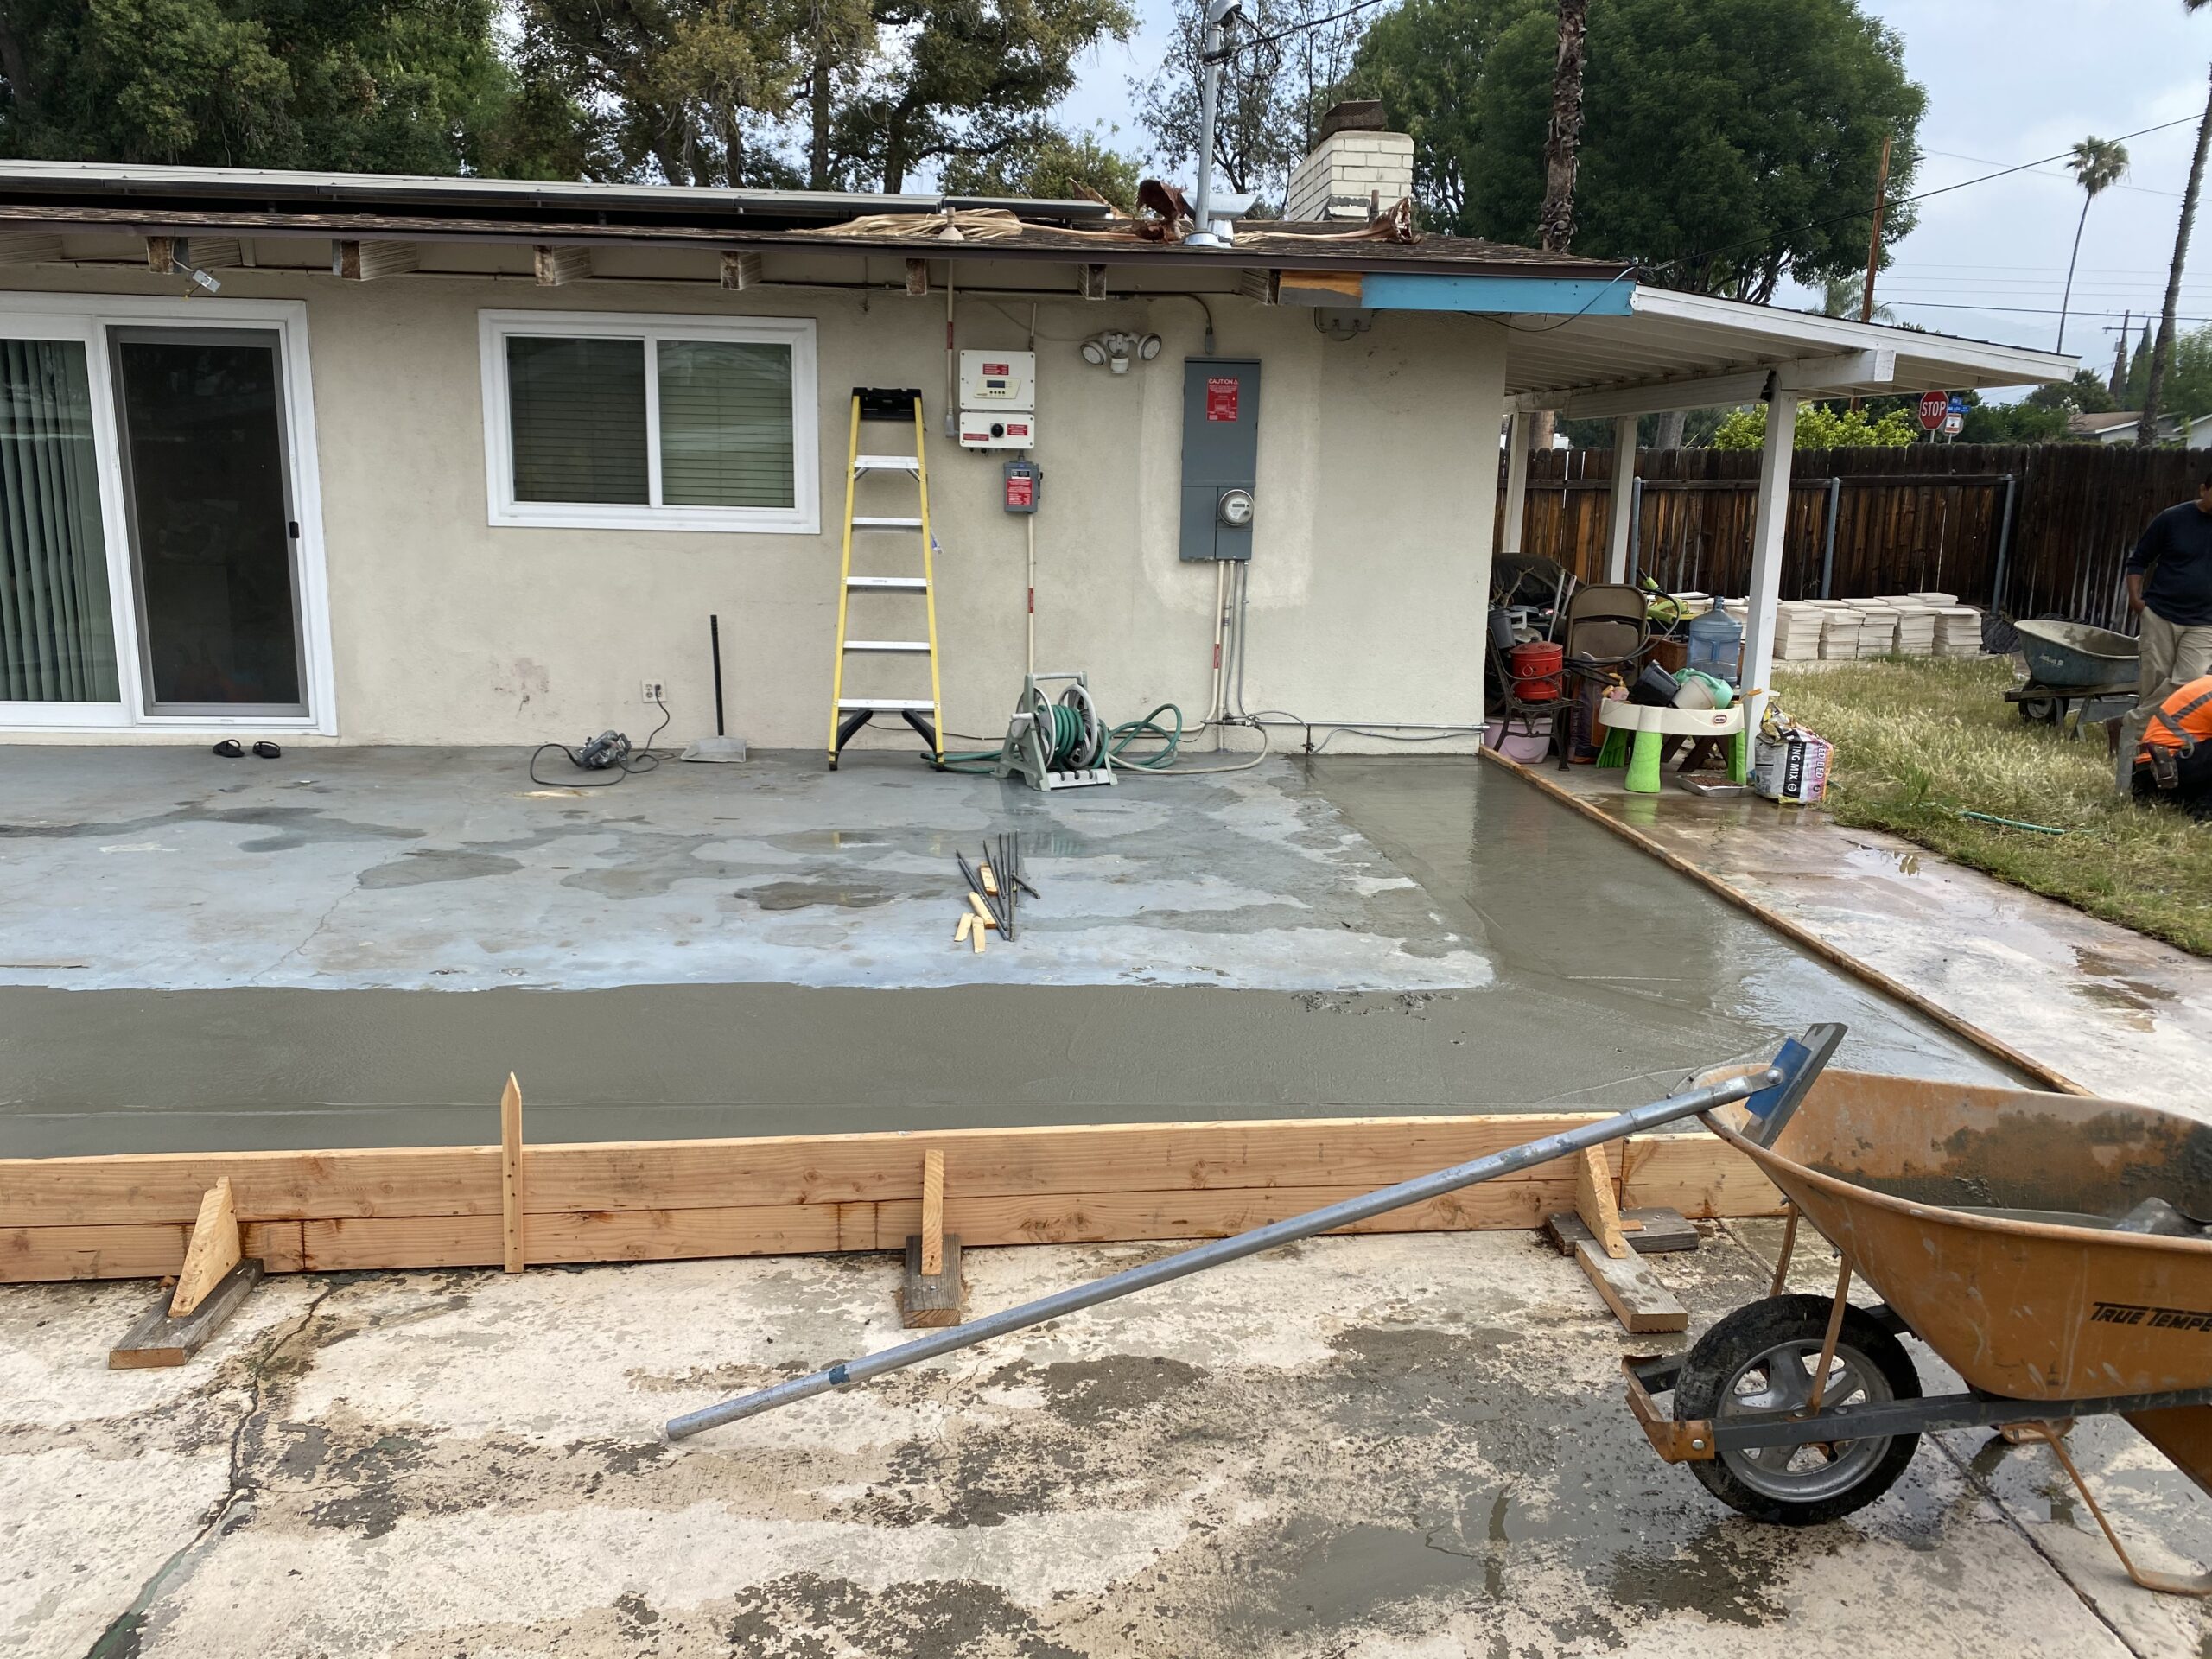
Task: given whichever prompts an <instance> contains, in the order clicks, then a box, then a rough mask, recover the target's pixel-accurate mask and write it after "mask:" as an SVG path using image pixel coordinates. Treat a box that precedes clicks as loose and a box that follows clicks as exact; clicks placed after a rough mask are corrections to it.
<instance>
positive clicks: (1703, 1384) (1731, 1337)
mask: <svg viewBox="0 0 2212 1659" xmlns="http://www.w3.org/2000/svg"><path fill="white" fill-rule="evenodd" d="M1831 1306H1834V1305H1833V1304H1832V1303H1831V1302H1830V1301H1829V1300H1828V1299H1827V1297H1825V1296H1776V1297H1771V1298H1770V1299H1769V1300H1765V1301H1763V1302H1753V1303H1752V1304H1751V1306H1748V1307H1741V1308H1738V1309H1737V1310H1736V1312H1734V1313H1731V1314H1730V1315H1729V1316H1728V1317H1727V1318H1726V1319H1723V1320H1721V1321H1720V1322H1719V1324H1718V1325H1714V1326H1713V1328H1712V1329H1711V1330H1710V1331H1708V1332H1706V1333H1705V1335H1704V1336H1703V1337H1702V1338H1700V1339H1699V1341H1698V1344H1697V1345H1696V1346H1695V1347H1694V1348H1693V1349H1691V1350H1690V1351H1689V1357H1688V1358H1687V1359H1685V1360H1684V1361H1683V1362H1682V1370H1681V1376H1679V1377H1678V1378H1677V1379H1676V1381H1675V1417H1676V1418H1677V1419H1678V1420H1680V1421H1689V1420H1691V1419H1698V1420H1702V1421H1719V1420H1722V1419H1726V1418H1729V1417H1738V1416H1751V1415H1764V1414H1773V1413H1776V1412H1791V1411H1802V1410H1803V1409H1804V1408H1806V1406H1807V1405H1808V1403H1809V1402H1810V1400H1811V1397H1812V1385H1813V1372H1814V1370H1815V1368H1816V1367H1817V1366H1818V1365H1819V1364H1820V1361H1821V1346H1822V1344H1824V1342H1825V1341H1826V1339H1827V1325H1828V1311H1829V1309H1830V1308H1831ZM1919 1398H1920V1375H1919V1373H1918V1372H1917V1371H1916V1370H1914V1368H1913V1363H1912V1357H1911V1356H1910V1354H1908V1353H1906V1352H1905V1351H1904V1344H1901V1343H1900V1342H1898V1341H1897V1338H1895V1337H1893V1336H1891V1334H1890V1333H1889V1332H1887V1331H1885V1330H1884V1329H1883V1328H1882V1327H1881V1326H1880V1325H1877V1324H1876V1323H1875V1322H1874V1321H1873V1320H1872V1319H1870V1318H1868V1317H1867V1316H1866V1314H1865V1313H1860V1312H1859V1310H1858V1309H1857V1308H1855V1307H1854V1308H1850V1309H1847V1311H1846V1312H1845V1313H1844V1316H1843V1329H1842V1332H1840V1335H1839V1337H1838V1338H1837V1341H1836V1348H1835V1360H1834V1363H1833V1364H1832V1365H1831V1366H1830V1368H1829V1370H1828V1381H1827V1389H1826V1391H1825V1393H1824V1394H1823V1396H1822V1399H1821V1408H1822V1409H1823V1410H1825V1409H1827V1408H1829V1407H1832V1406H1844V1405H1872V1404H1878V1403H1880V1402H1885V1401H1891V1400H1917V1399H1919ZM1919 1445H1920V1436H1919V1435H1917V1434H1893V1435H1885V1436H1883V1437H1882V1438H1880V1439H1878V1440H1838V1441H1834V1442H1832V1443H1815V1444H1813V1445H1809V1446H1756V1447H1751V1448H1748V1449H1728V1448H1725V1447H1724V1448H1723V1449H1722V1450H1721V1452H1720V1453H1719V1456H1717V1457H1715V1458H1713V1459H1710V1460H1708V1461H1701V1462H1694V1463H1692V1464H1691V1465H1690V1469H1691V1471H1693V1472H1694V1474H1695V1475H1696V1476H1697V1478H1699V1479H1700V1481H1702V1482H1704V1483H1705V1486H1706V1489H1707V1491H1710V1492H1711V1493H1712V1494H1713V1496H1714V1497H1717V1498H1719V1500H1720V1501H1721V1502H1722V1503H1726V1504H1727V1505H1728V1506H1729V1507H1730V1508H1732V1509H1735V1510H1741V1511H1742V1512H1743V1513H1744V1514H1745V1515H1748V1516H1751V1518H1752V1519H1753V1520H1755V1521H1765V1522H1772V1523H1774V1524H1777V1525H1779V1526H1785V1527H1810V1526H1817V1525H1818V1524H1820V1523H1821V1522H1823V1521H1834V1520H1835V1519H1836V1518H1838V1517H1839V1516H1846V1515H1849V1514H1851V1513H1852V1512H1853V1510H1861V1509H1864V1508H1865V1507H1866V1505H1867V1504H1869V1503H1872V1502H1873V1501H1874V1500H1875V1499H1876V1498H1878V1497H1880V1496H1881V1495H1882V1494H1883V1493H1884V1492H1886V1491H1889V1490H1890V1488H1891V1486H1892V1485H1894V1484H1896V1483H1897V1477H1898V1476H1899V1475H1902V1474H1903V1473H1904V1466H1905V1465H1907V1464H1909V1463H1910V1462H1911V1461H1912V1454H1913V1452H1915V1451H1916V1449H1918V1447H1919Z"/></svg>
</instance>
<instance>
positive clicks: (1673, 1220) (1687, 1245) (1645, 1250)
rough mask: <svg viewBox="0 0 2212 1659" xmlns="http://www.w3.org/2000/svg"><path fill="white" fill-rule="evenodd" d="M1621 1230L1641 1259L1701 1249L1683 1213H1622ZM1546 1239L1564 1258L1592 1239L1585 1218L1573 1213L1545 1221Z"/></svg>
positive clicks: (1564, 1212) (1562, 1212)
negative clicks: (1579, 1245) (1671, 1252)
mask: <svg viewBox="0 0 2212 1659" xmlns="http://www.w3.org/2000/svg"><path fill="white" fill-rule="evenodd" d="M1621 1227H1622V1230H1624V1231H1625V1232H1626V1233H1627V1234H1628V1243H1629V1248H1630V1249H1632V1250H1634V1251H1635V1252H1636V1253H1637V1255H1662V1254H1663V1253H1665V1252H1667V1251H1669V1250H1694V1249H1697V1247H1698V1243H1699V1241H1698V1236H1697V1229H1696V1228H1695V1227H1694V1226H1692V1225H1691V1224H1690V1223H1689V1222H1688V1220H1686V1219H1684V1217H1683V1216H1682V1213H1681V1211H1679V1210H1627V1211H1622V1213H1621ZM1544 1236H1545V1237H1547V1238H1548V1239H1549V1240H1551V1242H1552V1247H1553V1248H1554V1249H1556V1250H1557V1251H1558V1252H1559V1253H1560V1255H1573V1254H1574V1247H1575V1246H1576V1245H1577V1244H1580V1243H1581V1242H1582V1241H1583V1240H1584V1239H1586V1238H1591V1237H1592V1233H1591V1231H1590V1230H1589V1229H1588V1228H1587V1227H1586V1226H1584V1225H1583V1224H1582V1217H1580V1216H1578V1215H1576V1214H1575V1213H1574V1212H1573V1211H1560V1213H1559V1214H1557V1215H1554V1216H1547V1217H1545V1218H1544Z"/></svg>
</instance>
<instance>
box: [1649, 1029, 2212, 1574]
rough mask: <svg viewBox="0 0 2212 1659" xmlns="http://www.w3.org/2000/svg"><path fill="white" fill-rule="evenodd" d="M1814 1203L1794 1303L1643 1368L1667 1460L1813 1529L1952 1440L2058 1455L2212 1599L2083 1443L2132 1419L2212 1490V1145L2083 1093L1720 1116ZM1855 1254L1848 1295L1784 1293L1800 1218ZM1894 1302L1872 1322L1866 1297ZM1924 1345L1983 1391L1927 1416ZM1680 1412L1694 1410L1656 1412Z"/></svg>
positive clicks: (1901, 1087)
mask: <svg viewBox="0 0 2212 1659" xmlns="http://www.w3.org/2000/svg"><path fill="white" fill-rule="evenodd" d="M1703 1121H1704V1122H1705V1124H1706V1126H1707V1128H1710V1129H1711V1130H1712V1131H1713V1133H1714V1134H1716V1135H1719V1136H1720V1137H1721V1138H1722V1139H1723V1140H1726V1141H1728V1142H1729V1143H1730V1144H1732V1145H1733V1146H1735V1147H1738V1148H1739V1149H1740V1150H1742V1151H1743V1152H1744V1153H1745V1154H1748V1155H1749V1156H1750V1157H1751V1159H1752V1160H1753V1161H1754V1162H1756V1163H1757V1164H1758V1166H1759V1167H1760V1169H1761V1170H1762V1171H1763V1172H1764V1173H1765V1174H1766V1176H1767V1178H1768V1179H1770V1180H1771V1181H1772V1182H1773V1183H1774V1184H1775V1185H1776V1186H1777V1187H1779V1188H1780V1189H1781V1191H1782V1192H1783V1196H1784V1197H1785V1198H1786V1199H1787V1200H1788V1203H1789V1227H1788V1230H1787V1231H1786V1233H1785V1235H1784V1243H1783V1259H1782V1262H1780V1264H1779V1265H1778V1266H1777V1270H1776V1273H1775V1281H1774V1289H1775V1294H1772V1295H1770V1297H1769V1298H1768V1299H1767V1300H1764V1301H1760V1302H1754V1303H1753V1304H1751V1306H1748V1307H1744V1308H1739V1309H1738V1310H1737V1311H1736V1312H1735V1313H1732V1314H1730V1315H1728V1316H1727V1317H1726V1319H1721V1320H1720V1321H1719V1323H1718V1324H1716V1325H1713V1328H1712V1329H1711V1330H1709V1331H1707V1332H1706V1333H1705V1335H1704V1337H1703V1338H1700V1340H1699V1342H1698V1343H1697V1344H1696V1345H1695V1346H1694V1347H1693V1348H1692V1349H1691V1350H1690V1351H1689V1352H1688V1354H1687V1355H1685V1356H1682V1357H1679V1358H1676V1357H1666V1358H1643V1357H1630V1358H1629V1359H1627V1360H1625V1361H1624V1362H1623V1363H1624V1369H1625V1370H1626V1372H1627V1375H1628V1389H1629V1405H1630V1409H1631V1410H1633V1411H1634V1412H1635V1414H1636V1416H1637V1421H1639V1422H1640V1423H1641V1424H1642V1426H1643V1431H1644V1433H1645V1434H1646V1435H1647V1436H1648V1437H1649V1439H1650V1441H1651V1444H1652V1446H1653V1447H1654V1448H1655V1449H1656V1451H1657V1452H1658V1453H1659V1455H1660V1456H1661V1457H1662V1458H1664V1459H1667V1460H1668V1461H1669V1463H1688V1465H1690V1468H1691V1471H1693V1472H1694V1474H1695V1475H1696V1476H1697V1478H1698V1479H1699V1480H1700V1481H1702V1482H1703V1483H1704V1484H1705V1485H1706V1487H1707V1489H1708V1490H1709V1491H1712V1492H1713V1494H1714V1496H1716V1497H1719V1498H1720V1499H1721V1500H1722V1501H1723V1502H1724V1503H1728V1504H1730V1505H1731V1506H1732V1507H1733V1508H1735V1509H1737V1510H1741V1511H1742V1512H1743V1513H1744V1514H1745V1515H1748V1516H1752V1517H1753V1518H1755V1519H1757V1520H1760V1521H1766V1522H1777V1523H1781V1524H1783V1525H1800V1526H1802V1525H1810V1524H1813V1523H1815V1522H1822V1521H1829V1520H1834V1518H1836V1517H1837V1516H1844V1515H1848V1514H1850V1513H1851V1512H1852V1511H1853V1510H1858V1509H1860V1508H1862V1507H1864V1506H1865V1505H1866V1504H1868V1503H1872V1502H1873V1501H1874V1500H1875V1499H1876V1498H1877V1497H1880V1496H1881V1495H1882V1493H1883V1492H1885V1491H1887V1490H1888V1489H1889V1488H1890V1486H1891V1484H1893V1483H1894V1482H1895V1481H1896V1480H1897V1478H1898V1476H1900V1475H1902V1474H1903V1473H1904V1469H1905V1465H1907V1464H1908V1463H1910V1461H1911V1460H1912V1455H1913V1452H1914V1451H1915V1450H1916V1447H1917V1446H1918V1445H1919V1440H1920V1436H1921V1435H1922V1434H1923V1433H1927V1432H1929V1431H1930V1430H1934V1429H1945V1428H1972V1427H1989V1428H1997V1429H2002V1430H2004V1431H2005V1433H2006V1434H2007V1437H2008V1438H2011V1439H2013V1440H2023V1439H2032V1440H2041V1441H2043V1442H2044V1443H2045V1444H2046V1445H2048V1446H2050V1449H2051V1451H2052V1452H2054V1453H2055V1454H2056V1457H2057V1459H2058V1460H2059V1462H2060V1464H2061V1465H2063V1467H2064V1468H2065V1470H2066V1472H2067V1473H2068V1474H2069V1476H2071V1477H2072V1478H2073V1480H2074V1482H2075V1485H2076V1486H2077V1487H2079V1488H2080V1489H2081V1491H2082V1497H2083V1499H2084V1500H2085V1501H2086V1502H2087V1503H2088V1506H2089V1509H2090V1511H2091V1513H2092V1514H2094V1516H2096V1518H2097V1522H2098V1524H2099V1526H2101V1527H2102V1528H2103V1529H2104V1533H2105V1536H2106V1537H2107V1540H2109V1541H2110V1542H2111V1544H2112V1547H2113V1550H2114V1551H2115V1552H2116V1553H2117V1554H2119V1556H2120V1560H2121V1563H2122V1564H2123V1565H2124V1566H2125V1567H2126V1568H2127V1572H2128V1575H2129V1577H2131V1578H2133V1580H2135V1581H2136V1582H2137V1583H2138V1584H2140V1585H2142V1586H2145V1588H2147V1589H2152V1590H2159V1591H2165V1592H2173V1593H2177V1594H2187V1595H2199V1596H2203V1595H2212V1576H2208V1577H2206V1578H2203V1579H2179V1578H2176V1577H2173V1576H2172V1575H2171V1574H2165V1573H2152V1572H2148V1571H2145V1570H2142V1569H2139V1568H2138V1567H2136V1566H2135V1564H2134V1563H2133V1561H2132V1560H2129V1559H2128V1556H2127V1552H2126V1549H2125V1548H2122V1547H2121V1545H2120V1538H2119V1536H2118V1535H2117V1534H2115V1533H2114V1532H2113V1528H2112V1525H2111V1523H2110V1522H2109V1521H2107V1519H2106V1517H2105V1514H2104V1511H2103V1510H2102V1509H2101V1508H2100V1507H2099V1506H2098V1504H2097V1503H2096V1500H2095V1498H2094V1497H2092V1496H2091V1494H2090V1492H2089V1490H2088V1485H2087V1484H2086V1483H2084V1482H2083V1481H2082V1475H2081V1471H2079V1470H2078V1469H2076V1468H2075V1465H2074V1460H2073V1459H2072V1458H2070V1457H2069V1455H2068V1454H2067V1451H2066V1447H2065V1445H2064V1441H2063V1435H2064V1433H2065V1432H2066V1429H2067V1428H2068V1427H2069V1426H2070V1424H2069V1420H2070V1419H2073V1418H2077V1417H2087V1416H2092V1415H2099V1414H2117V1415H2120V1416H2123V1417H2125V1418H2126V1420H2127V1421H2129V1422H2130V1423H2132V1424H2133V1425H2134V1427H2136V1428H2137V1430H2139V1432H2140V1433H2142V1434H2143V1435H2144V1437H2145V1439H2147V1440H2150V1441H2151V1443H2152V1445H2153V1446H2157V1447H2158V1450H2159V1451H2161V1452H2164V1454H2165V1455H2166V1457H2167V1458H2169V1459H2171V1461H2172V1462H2173V1463H2174V1464H2175V1465H2176V1466H2177V1467H2178V1468H2179V1469H2181V1470H2182V1471H2183V1473H2185V1474H2187V1475H2188V1476H2189V1477H2190V1478H2191V1479H2193V1480H2194V1481H2196V1484H2197V1485H2198V1486H2200V1487H2202V1488H2203V1489H2204V1490H2205V1491H2208V1492H2212V1226H2202V1225H2200V1224H2199V1223H2198V1222H2197V1221H2196V1220H2195V1219H2194V1218H2196V1217H2212V1127H2208V1126H2207V1125H2205V1124H2203V1123H2201V1122H2197V1121H2196V1120H2194V1119H2192V1118H2189V1117H2185V1116H2181V1115H2180V1114H2178V1113H2175V1112H2168V1111H2161V1110H2158V1109H2153V1108H2150V1107H2143V1106H2123V1105H2117V1104H2114V1103H2112V1102H2110V1101H2103V1100H2093V1099H2088V1098H2086V1097H2082V1096H2071V1095H2048V1094H2031V1093H2022V1092H2017V1091H2013V1090H2003V1089H1987V1088H1976V1087H1973V1086H1969V1085H1962V1084H1932V1083H1918V1082H1911V1081H1908V1080H1905V1079H1903V1078H1897V1077H1872V1076H1867V1075H1864V1074H1859V1073H1853V1072H1848V1071H1827V1072H1824V1073H1822V1074H1821V1077H1819V1079H1818V1080H1817V1081H1816V1082H1815V1084H1813V1086H1812V1088H1811V1089H1810V1090H1808V1092H1807V1093H1806V1094H1805V1096H1804V1097H1803V1099H1802V1101H1801V1102H1800V1103H1797V1104H1796V1109H1794V1110H1792V1109H1789V1107H1787V1106H1785V1107H1783V1109H1779V1110H1777V1111H1776V1112H1775V1113H1774V1115H1773V1117H1772V1118H1771V1119H1770V1120H1760V1119H1757V1118H1753V1117H1751V1116H1750V1115H1749V1114H1748V1113H1746V1112H1745V1111H1744V1110H1743V1109H1741V1108H1739V1107H1737V1108H1725V1109H1721V1110H1720V1111H1717V1112H1708V1113H1707V1114H1705V1115H1704V1116H1703ZM1801 1216H1802V1217H1803V1218H1804V1220H1805V1221H1807V1222H1808V1223H1809V1224H1811V1225H1812V1226H1813V1227H1815V1229H1817V1230H1819V1231H1820V1233H1821V1235H1822V1236H1824V1237H1826V1238H1827V1240H1828V1242H1829V1243H1832V1244H1834V1246H1835V1247H1836V1249H1837V1250H1838V1251H1839V1252H1840V1254H1841V1255H1842V1258H1843V1264H1842V1269H1841V1272H1840V1274H1839V1276H1838V1281H1837V1285H1836V1292H1835V1295H1834V1299H1833V1300H1830V1299H1828V1298H1825V1297H1820V1296H1795V1295H1785V1294H1782V1287H1783V1282H1784V1278H1785V1275H1786V1274H1787V1273H1788V1270H1789V1250H1790V1246H1791V1243H1794V1241H1795V1237H1796V1229H1797V1224H1798V1218H1799V1217H1801ZM1854 1275H1855V1276H1857V1277H1859V1278H1862V1279H1864V1280H1865V1281H1866V1283H1867V1284H1868V1286H1870V1287H1872V1289H1873V1290H1874V1291H1875V1293H1876V1294H1878V1295H1879V1296H1880V1297H1881V1298H1882V1302H1881V1304H1880V1306H1874V1307H1864V1306H1853V1304H1852V1303H1851V1302H1850V1301H1849V1300H1848V1294H1849V1291H1850V1287H1851V1281H1852V1279H1853V1276H1854ZM1906 1335H1910V1336H1914V1337H1916V1338H1919V1339H1920V1340H1921V1341H1922V1342H1923V1343H1925V1344H1927V1345H1928V1346H1929V1348H1930V1349H1932V1350H1933V1351H1935V1353H1936V1357H1938V1358H1940V1359H1941V1360H1942V1361H1943V1362H1944V1363H1946V1364H1948V1366H1949V1367H1950V1368H1951V1369H1952V1370H1955V1371H1956V1372H1957V1373H1958V1374H1959V1376H1961V1378H1963V1379H1964V1381H1965V1383H1966V1389H1965V1391H1964V1392H1962V1393H1956V1394H1944V1395H1932V1396H1929V1395H1923V1394H1922V1392H1921V1385H1920V1377H1919V1374H1918V1372H1917V1370H1916V1369H1915V1367H1914V1364H1913V1360H1912V1357H1911V1355H1910V1352H1909V1351H1907V1350H1906V1348H1905V1347H1904V1344H1903V1343H1901V1342H1900V1341H1899V1340H1898V1338H1900V1337H1902V1336H1906ZM1668 1393H1671V1394H1672V1395H1674V1401H1673V1409H1672V1411H1671V1412H1669V1411H1667V1410H1664V1409H1662V1408H1661V1407H1660V1406H1659V1405H1658V1404H1657V1403H1656V1399H1655V1396H1657V1395H1665V1394H1668Z"/></svg>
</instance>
